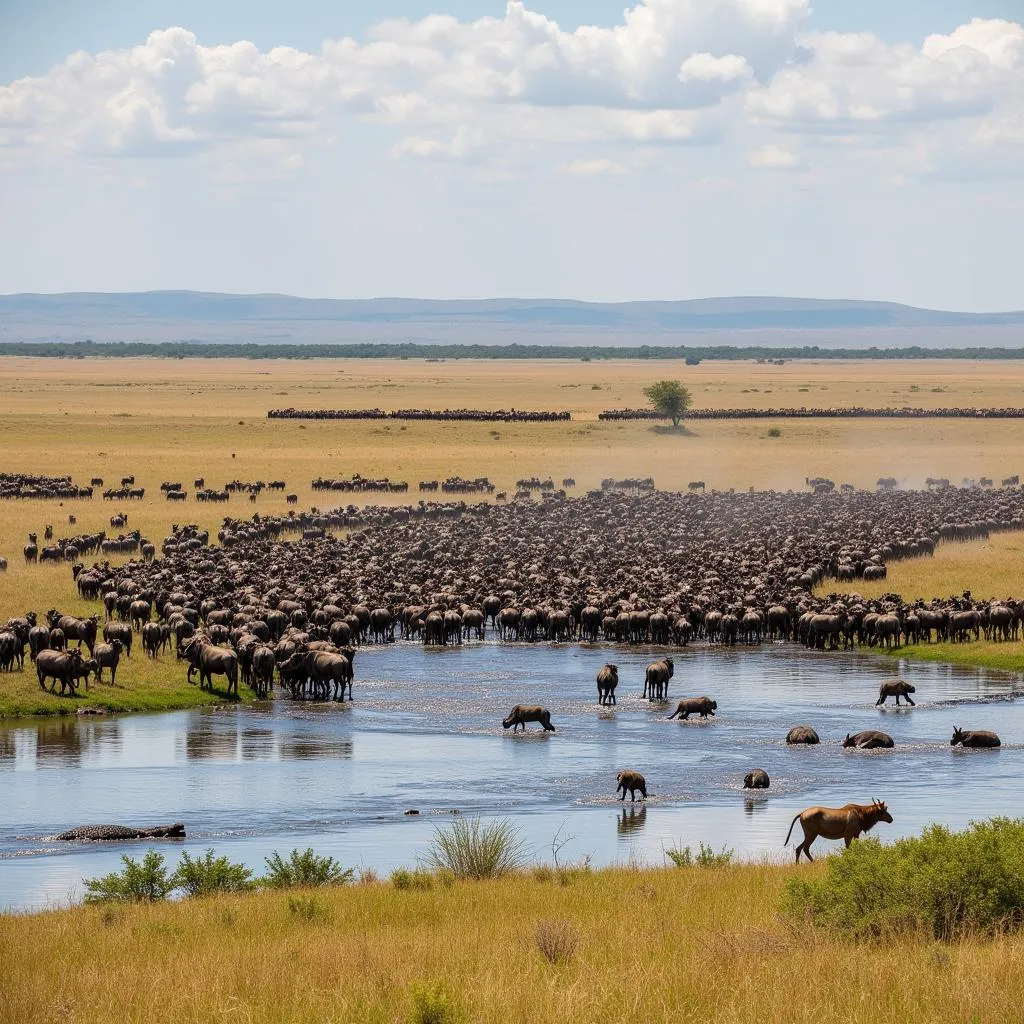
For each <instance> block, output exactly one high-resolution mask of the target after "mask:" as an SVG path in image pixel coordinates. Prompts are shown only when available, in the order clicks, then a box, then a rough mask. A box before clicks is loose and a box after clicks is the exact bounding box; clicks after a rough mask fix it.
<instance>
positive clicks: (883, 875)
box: [785, 818, 1024, 940]
mask: <svg viewBox="0 0 1024 1024" xmlns="http://www.w3.org/2000/svg"><path fill="white" fill-rule="evenodd" d="M785 907H786V909H787V910H788V912H789V913H790V914H792V915H794V916H797V917H799V918H807V919H809V920H810V921H812V922H813V923H815V924H817V925H820V926H822V927H827V928H832V929H835V930H838V931H841V932H845V933H847V934H851V935H854V936H856V937H872V936H879V935H885V934H890V933H893V932H900V931H924V932H927V933H929V934H930V935H932V936H933V937H934V938H936V939H940V940H950V939H955V938H957V937H959V936H962V935H967V934H971V933H984V934H995V933H997V932H1002V931H1010V930H1017V929H1019V928H1020V926H1021V924H1022V923H1024V820H1022V819H1017V820H1010V819H1008V818H995V819H993V820H992V821H987V822H975V823H973V824H972V825H971V826H970V828H968V829H967V830H966V831H965V832H950V831H949V830H948V829H946V828H944V827H943V826H941V825H932V826H931V827H930V828H929V829H927V830H926V831H925V832H924V833H923V834H922V835H921V836H919V837H914V838H909V839H901V840H898V841H897V842H896V843H894V844H893V845H892V846H882V845H881V844H880V843H879V842H878V841H877V840H874V839H862V840H859V841H858V842H856V843H854V844H853V845H852V846H850V847H849V848H848V849H845V850H843V851H842V852H841V853H840V854H839V855H838V856H834V857H829V858H828V860H827V861H826V868H825V874H824V876H823V877H821V878H813V879H793V880H792V881H791V882H790V883H789V885H788V886H787V889H786V895H785Z"/></svg>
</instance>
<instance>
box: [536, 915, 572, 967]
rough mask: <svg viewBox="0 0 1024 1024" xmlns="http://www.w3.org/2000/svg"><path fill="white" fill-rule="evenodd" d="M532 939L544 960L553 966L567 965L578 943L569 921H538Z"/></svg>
mask: <svg viewBox="0 0 1024 1024" xmlns="http://www.w3.org/2000/svg"><path fill="white" fill-rule="evenodd" d="M533 937H534V941H535V942H536V943H537V948H538V949H539V950H540V952H541V955H542V956H543V957H544V959H545V960H547V962H548V963H550V964H555V965H558V964H567V963H568V962H569V961H570V960H571V959H572V958H573V956H574V954H575V953H576V947H577V946H578V945H579V941H580V938H579V934H578V932H577V931H576V929H575V928H574V927H573V926H572V924H571V923H570V922H569V921H538V922H537V928H536V930H535V931H534V933H533Z"/></svg>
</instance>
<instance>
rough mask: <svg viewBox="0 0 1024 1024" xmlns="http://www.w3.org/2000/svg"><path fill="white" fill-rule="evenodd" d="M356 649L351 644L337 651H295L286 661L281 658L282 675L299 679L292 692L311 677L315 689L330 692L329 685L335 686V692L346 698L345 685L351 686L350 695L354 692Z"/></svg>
mask: <svg viewBox="0 0 1024 1024" xmlns="http://www.w3.org/2000/svg"><path fill="white" fill-rule="evenodd" d="M355 653H356V652H355V651H354V650H353V649H352V648H351V647H347V648H344V649H343V650H340V651H337V652H334V651H315V650H314V651H306V652H299V653H296V654H293V655H292V656H291V657H290V658H288V659H287V660H286V661H283V662H281V665H280V671H281V678H282V679H285V678H286V677H287V676H290V677H291V678H292V679H293V680H295V684H296V685H293V686H292V693H293V694H294V693H296V692H297V690H298V685H297V684H299V683H304V682H305V680H307V679H308V680H310V681H311V682H312V684H313V692H314V693H316V694H318V695H322V696H324V697H326V696H327V691H328V688H329V687H333V695H334V697H335V698H339V697H340V699H341V700H342V701H344V699H345V687H346V686H347V687H348V699H349V700H350V701H351V700H353V699H354V698H353V696H352V675H353V673H352V661H353V659H354V658H355Z"/></svg>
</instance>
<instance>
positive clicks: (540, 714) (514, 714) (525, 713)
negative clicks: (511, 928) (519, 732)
mask: <svg viewBox="0 0 1024 1024" xmlns="http://www.w3.org/2000/svg"><path fill="white" fill-rule="evenodd" d="M527 722H537V723H539V724H540V725H541V726H542V727H543V729H544V731H545V732H554V731H555V727H554V726H553V725H552V724H551V712H550V711H548V709H547V708H542V707H540V705H537V704H533V705H530V704H517V705H516V706H515V707H514V708H513V709H512V710H511V711H510V712H509V713H508V717H507V718H506V719H505V720H504V721H503V722H502V723H501V725H502V728H505V729H511V730H512V731H513V732H515V731H516V729H518V728H519V727H520V726H522V729H523V732H526V723H527Z"/></svg>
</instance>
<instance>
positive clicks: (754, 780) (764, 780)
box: [743, 768, 772, 789]
mask: <svg viewBox="0 0 1024 1024" xmlns="http://www.w3.org/2000/svg"><path fill="white" fill-rule="evenodd" d="M771 784H772V780H771V779H770V778H768V773H767V772H766V771H765V770H764V769H763V768H755V769H754V770H753V771H752V772H747V774H746V775H744V776H743V788H744V789H767V788H768V787H769V786H770V785H771Z"/></svg>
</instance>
